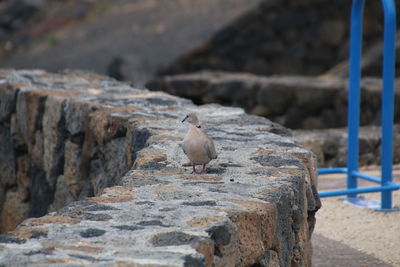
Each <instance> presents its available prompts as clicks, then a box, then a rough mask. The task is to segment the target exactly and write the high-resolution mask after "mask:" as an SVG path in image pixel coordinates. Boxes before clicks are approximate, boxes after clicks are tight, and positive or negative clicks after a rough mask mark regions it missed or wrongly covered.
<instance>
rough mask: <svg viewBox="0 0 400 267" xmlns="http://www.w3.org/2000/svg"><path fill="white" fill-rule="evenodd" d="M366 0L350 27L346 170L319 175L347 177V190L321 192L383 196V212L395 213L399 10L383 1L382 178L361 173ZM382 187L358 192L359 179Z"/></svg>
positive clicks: (359, 1) (357, 4)
mask: <svg viewBox="0 0 400 267" xmlns="http://www.w3.org/2000/svg"><path fill="white" fill-rule="evenodd" d="M364 5H365V0H353V4H352V10H351V27H350V70H349V71H350V73H349V93H348V94H349V100H348V115H347V116H348V121H347V124H348V127H347V128H348V144H347V168H324V169H319V170H318V174H321V175H322V174H327V173H347V189H344V190H336V191H327V192H321V193H320V196H321V197H329V196H337V195H347V198H348V199H349V200H351V199H357V194H360V193H369V192H381V203H380V204H381V205H380V206H381V208H380V209H379V210H383V211H389V210H393V209H392V191H394V190H398V189H400V186H399V185H396V184H395V183H393V182H392V171H393V170H392V167H393V121H394V76H395V42H396V8H395V5H394V1H393V0H382V6H383V11H384V48H383V70H382V72H383V74H382V77H383V90H382V146H381V178H378V177H373V176H370V175H367V174H363V173H360V172H358V153H359V145H358V133H359V125H360V80H361V51H362V24H363V11H364ZM358 178H361V179H365V180H368V181H371V182H375V183H380V186H378V187H373V188H357V179H358Z"/></svg>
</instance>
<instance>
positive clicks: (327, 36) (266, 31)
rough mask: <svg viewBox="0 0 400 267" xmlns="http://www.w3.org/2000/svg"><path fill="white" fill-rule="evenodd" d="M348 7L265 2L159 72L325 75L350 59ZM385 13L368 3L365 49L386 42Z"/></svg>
mask: <svg viewBox="0 0 400 267" xmlns="http://www.w3.org/2000/svg"><path fill="white" fill-rule="evenodd" d="M396 5H397V8H399V3H398V2H397V3H396ZM350 8H351V2H349V1H346V0H339V1H333V2H332V1H329V0H302V1H299V0H265V1H263V2H262V3H261V4H260V5H259V6H258V7H257V8H254V9H253V10H251V11H250V12H248V13H247V14H245V15H243V16H242V17H241V18H240V19H238V20H237V21H235V22H234V23H232V24H230V25H228V26H227V27H225V28H223V29H222V30H220V31H219V32H218V33H216V34H215V35H214V36H213V38H211V40H209V41H207V42H204V43H203V44H202V45H200V46H199V47H197V48H196V49H193V50H191V51H189V52H187V53H186V54H184V55H182V56H181V57H180V58H179V59H178V60H176V62H174V63H173V64H171V65H170V66H169V67H168V68H166V69H165V70H164V71H162V72H161V73H162V74H168V75H171V74H180V73H189V72H195V71H199V70H223V71H235V72H250V73H255V74H260V75H271V74H297V75H317V74H322V73H324V72H326V71H327V70H329V69H330V68H332V67H333V66H335V65H336V64H338V63H339V62H342V61H344V60H346V59H347V58H348V43H349V28H350V27H349V18H350ZM382 13H383V12H382V7H381V3H380V1H367V2H366V4H365V16H364V30H363V34H364V43H363V47H364V48H365V49H366V50H368V49H369V48H370V47H371V46H374V45H375V44H376V43H379V42H381V40H382V36H383V33H382V24H383V18H382ZM399 64H400V57H398V60H397V65H399ZM399 66H400V65H399ZM374 71H376V72H374ZM368 74H369V75H373V76H381V70H380V69H376V68H368Z"/></svg>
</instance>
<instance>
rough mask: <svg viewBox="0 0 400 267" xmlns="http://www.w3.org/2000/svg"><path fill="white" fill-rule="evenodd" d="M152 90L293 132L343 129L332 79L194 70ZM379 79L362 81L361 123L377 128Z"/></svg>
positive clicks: (341, 101) (338, 86)
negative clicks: (222, 107) (265, 120)
mask: <svg viewBox="0 0 400 267" xmlns="http://www.w3.org/2000/svg"><path fill="white" fill-rule="evenodd" d="M147 87H148V88H150V89H154V90H163V91H165V92H168V93H171V94H173V95H177V96H182V97H186V98H190V99H192V100H193V101H194V102H196V103H198V104H204V103H220V104H223V105H229V106H239V107H242V108H244V109H245V110H246V111H247V112H250V113H253V114H256V115H261V116H265V117H267V118H269V119H271V120H273V121H276V122H278V123H280V124H283V125H285V126H287V127H289V128H293V129H298V128H301V129H322V128H334V127H343V126H345V125H346V123H347V81H346V80H344V79H338V78H335V77H332V76H322V77H301V76H272V77H266V76H257V75H252V74H246V73H225V72H198V73H193V74H181V75H173V76H164V77H160V78H158V79H156V80H154V81H152V82H150V83H148V84H147ZM381 88H382V86H381V80H380V79H377V78H364V79H363V81H362V85H361V125H370V124H375V125H376V124H379V123H380V119H381V113H380V109H381V90H382V89H381ZM395 103H396V104H395V121H397V122H398V121H399V120H400V83H399V81H397V82H396V94H395Z"/></svg>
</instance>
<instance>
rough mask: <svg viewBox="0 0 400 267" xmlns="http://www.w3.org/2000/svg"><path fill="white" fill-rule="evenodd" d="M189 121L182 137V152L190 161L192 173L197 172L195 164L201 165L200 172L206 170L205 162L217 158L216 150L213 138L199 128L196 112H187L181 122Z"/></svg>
mask: <svg viewBox="0 0 400 267" xmlns="http://www.w3.org/2000/svg"><path fill="white" fill-rule="evenodd" d="M185 121H187V122H189V123H190V124H189V130H188V132H187V133H186V136H185V138H184V139H183V145H182V148H183V152H184V153H185V154H186V156H187V157H188V158H189V160H190V161H191V162H192V166H193V171H192V173H198V172H197V171H196V167H195V166H196V165H203V168H202V170H201V172H200V173H198V174H202V173H205V172H206V164H207V163H209V162H210V161H211V160H213V159H216V158H217V151H215V146H214V142H213V140H212V139H211V138H210V137H209V136H208V135H207V134H206V133H205V132H204V131H203V130H202V129H201V126H200V124H199V120H198V119H197V116H196V114H194V113H189V114H188V115H186V117H185V118H184V119H183V120H182V122H185Z"/></svg>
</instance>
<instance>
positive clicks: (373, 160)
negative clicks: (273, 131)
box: [293, 125, 400, 167]
mask: <svg viewBox="0 0 400 267" xmlns="http://www.w3.org/2000/svg"><path fill="white" fill-rule="evenodd" d="M293 136H294V137H295V138H297V139H298V140H299V141H300V142H301V143H302V145H304V146H305V147H306V148H308V149H310V150H311V151H312V152H314V153H315V154H316V155H317V159H318V167H345V166H346V157H347V156H346V152H347V129H346V128H337V129H324V130H311V131H310V130H296V131H293ZM358 140H359V141H358V142H359V165H360V166H368V165H380V164H381V162H380V161H381V127H380V126H364V127H361V128H360V132H359V138H358ZM393 163H394V164H398V163H400V125H395V127H394V137H393Z"/></svg>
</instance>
